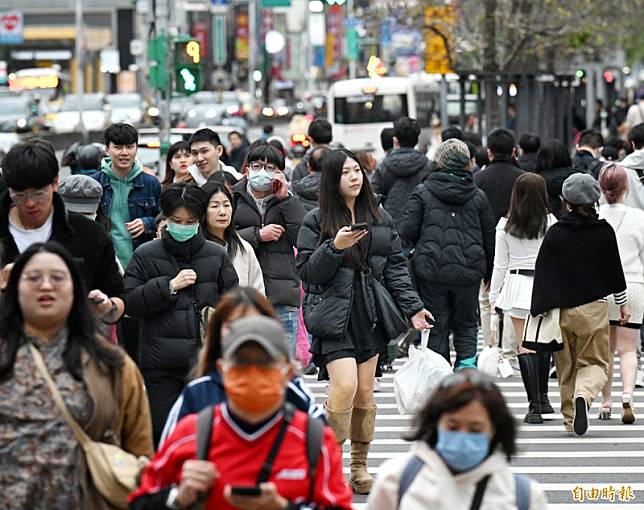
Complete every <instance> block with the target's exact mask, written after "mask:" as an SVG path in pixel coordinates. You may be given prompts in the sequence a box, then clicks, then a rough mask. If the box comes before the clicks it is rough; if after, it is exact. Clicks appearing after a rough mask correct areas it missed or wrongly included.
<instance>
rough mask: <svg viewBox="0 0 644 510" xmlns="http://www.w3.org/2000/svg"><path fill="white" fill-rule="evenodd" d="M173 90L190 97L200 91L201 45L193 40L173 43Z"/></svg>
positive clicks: (181, 40)
mask: <svg viewBox="0 0 644 510" xmlns="http://www.w3.org/2000/svg"><path fill="white" fill-rule="evenodd" d="M173 56H174V73H175V80H174V82H175V90H176V91H177V92H178V93H179V94H185V95H187V96H188V95H190V94H194V93H195V92H199V90H201V45H200V44H199V41H197V40H195V39H180V40H177V41H175V43H174V55H173Z"/></svg>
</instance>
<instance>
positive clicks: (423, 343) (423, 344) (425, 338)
mask: <svg viewBox="0 0 644 510" xmlns="http://www.w3.org/2000/svg"><path fill="white" fill-rule="evenodd" d="M430 332H431V329H423V330H422V331H421V332H420V349H421V351H424V350H426V349H427V344H428V343H429V333H430Z"/></svg>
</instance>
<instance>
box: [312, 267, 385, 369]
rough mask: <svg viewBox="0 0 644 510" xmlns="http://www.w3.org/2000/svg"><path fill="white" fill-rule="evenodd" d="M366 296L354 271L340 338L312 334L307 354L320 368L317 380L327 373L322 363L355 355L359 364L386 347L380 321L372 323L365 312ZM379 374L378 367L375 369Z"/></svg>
mask: <svg viewBox="0 0 644 510" xmlns="http://www.w3.org/2000/svg"><path fill="white" fill-rule="evenodd" d="M366 299H367V297H366V296H365V295H364V292H363V290H362V285H361V283H360V272H359V271H355V276H354V279H353V300H352V302H351V311H350V313H349V322H348V324H347V330H346V332H345V334H344V338H316V337H314V338H313V341H312V342H311V354H312V355H313V358H312V359H313V363H315V365H316V366H317V367H318V368H319V369H320V370H319V372H318V380H319V381H326V380H328V379H329V374H328V372H327V370H326V365H327V364H328V363H330V362H331V361H335V360H337V359H342V358H355V360H356V363H358V364H361V363H364V362H366V361H368V360H369V359H371V358H372V357H374V356H377V355H380V354H382V353H384V352H386V351H387V340H386V339H385V338H386V335H385V332H384V329H383V328H382V326H381V325H380V323H378V322H375V323H373V322H372V320H371V319H370V317H369V313H368V312H367V302H366ZM376 372H377V373H376V376H380V375H381V374H380V367H378V368H377V369H376Z"/></svg>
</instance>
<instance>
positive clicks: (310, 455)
mask: <svg viewBox="0 0 644 510" xmlns="http://www.w3.org/2000/svg"><path fill="white" fill-rule="evenodd" d="M323 435H324V425H322V423H321V422H320V420H318V419H317V418H313V417H312V416H309V415H308V414H307V415H306V440H305V441H306V459H307V460H308V463H309V483H310V487H309V501H308V502H309V503H313V494H314V492H315V469H316V467H317V465H318V459H319V458H320V451H321V449H322V437H323Z"/></svg>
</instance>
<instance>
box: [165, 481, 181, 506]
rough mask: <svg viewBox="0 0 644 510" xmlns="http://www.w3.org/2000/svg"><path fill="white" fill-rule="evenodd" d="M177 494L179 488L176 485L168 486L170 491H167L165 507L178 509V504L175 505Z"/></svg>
mask: <svg viewBox="0 0 644 510" xmlns="http://www.w3.org/2000/svg"><path fill="white" fill-rule="evenodd" d="M178 496H179V488H178V487H177V486H176V485H172V487H170V492H168V498H167V499H166V500H165V506H166V508H169V509H170V510H180V507H179V505H177V497H178Z"/></svg>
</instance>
